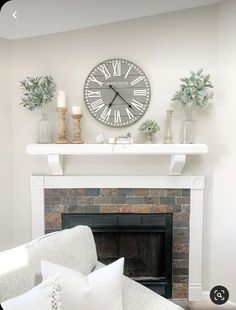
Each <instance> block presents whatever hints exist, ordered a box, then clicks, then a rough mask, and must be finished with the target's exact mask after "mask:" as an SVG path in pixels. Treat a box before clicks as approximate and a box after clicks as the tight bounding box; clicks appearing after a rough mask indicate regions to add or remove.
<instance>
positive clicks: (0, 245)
mask: <svg viewBox="0 0 236 310" xmlns="http://www.w3.org/2000/svg"><path fill="white" fill-rule="evenodd" d="M10 85H11V83H10V44H9V41H7V40H3V39H0V141H1V149H0V162H1V165H0V251H1V250H5V249H7V248H10V247H11V246H12V245H13V224H14V219H13V217H14V215H13V212H12V192H13V178H12V177H13V174H12V163H13V162H12V128H11V91H10Z"/></svg>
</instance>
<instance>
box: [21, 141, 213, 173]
mask: <svg viewBox="0 0 236 310" xmlns="http://www.w3.org/2000/svg"><path fill="white" fill-rule="evenodd" d="M27 153H28V154H30V155H47V157H48V164H49V166H50V169H51V171H52V174H53V175H63V155H76V156H81V155H88V156H93V155H96V156H98V155H100V156H102V155H103V156H104V155H109V156H110V155H111V156H114V155H116V156H129V155H135V156H160V155H162V156H163V155H164V156H168V157H170V168H169V174H170V175H181V173H182V170H183V168H184V165H185V161H186V156H187V155H188V156H189V155H203V154H206V153H208V147H207V145H206V144H30V145H28V146H27Z"/></svg>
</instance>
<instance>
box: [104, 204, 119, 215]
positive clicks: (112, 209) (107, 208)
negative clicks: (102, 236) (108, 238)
mask: <svg viewBox="0 0 236 310" xmlns="http://www.w3.org/2000/svg"><path fill="white" fill-rule="evenodd" d="M116 212H117V206H116V205H101V206H100V213H116Z"/></svg>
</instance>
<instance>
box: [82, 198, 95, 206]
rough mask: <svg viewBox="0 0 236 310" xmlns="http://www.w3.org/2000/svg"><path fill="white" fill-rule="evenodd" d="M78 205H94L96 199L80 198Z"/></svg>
mask: <svg viewBox="0 0 236 310" xmlns="http://www.w3.org/2000/svg"><path fill="white" fill-rule="evenodd" d="M78 203H79V204H81V205H93V204H94V197H89V196H81V197H78Z"/></svg>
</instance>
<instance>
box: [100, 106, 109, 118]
mask: <svg viewBox="0 0 236 310" xmlns="http://www.w3.org/2000/svg"><path fill="white" fill-rule="evenodd" d="M110 115H111V109H109V108H108V107H105V109H104V110H103V111H102V114H101V118H102V119H103V120H104V121H108V119H109V117H110Z"/></svg>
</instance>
